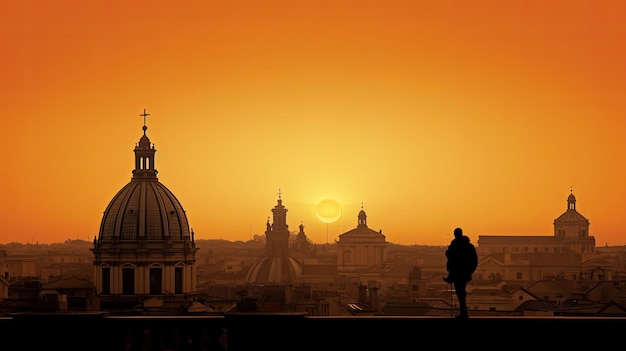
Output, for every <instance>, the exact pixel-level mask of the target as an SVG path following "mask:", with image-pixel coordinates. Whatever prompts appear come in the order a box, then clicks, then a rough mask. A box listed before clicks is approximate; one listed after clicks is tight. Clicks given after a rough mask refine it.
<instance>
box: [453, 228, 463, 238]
mask: <svg viewBox="0 0 626 351" xmlns="http://www.w3.org/2000/svg"><path fill="white" fill-rule="evenodd" d="M462 236H463V229H461V228H456V229H454V237H455V238H460V237H462Z"/></svg>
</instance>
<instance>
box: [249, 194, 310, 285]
mask: <svg viewBox="0 0 626 351" xmlns="http://www.w3.org/2000/svg"><path fill="white" fill-rule="evenodd" d="M278 195H279V197H278V202H277V204H276V206H274V208H273V209H272V214H273V222H272V223H271V224H270V221H269V218H268V219H267V223H266V224H265V225H266V228H267V229H266V230H265V255H264V256H262V257H260V258H259V259H257V260H256V261H255V262H254V264H253V265H252V267H250V269H249V270H248V273H247V274H246V281H247V282H249V283H257V284H293V283H297V282H299V281H300V276H301V275H302V263H301V262H300V261H298V260H297V259H295V258H294V257H292V256H291V255H290V254H289V235H290V234H289V225H287V208H285V206H284V205H283V201H282V199H281V198H280V191H279V193H278ZM300 230H301V231H302V227H300Z"/></svg>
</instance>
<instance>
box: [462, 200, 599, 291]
mask: <svg viewBox="0 0 626 351" xmlns="http://www.w3.org/2000/svg"><path fill="white" fill-rule="evenodd" d="M553 226H554V234H553V235H552V236H532V235H530V236H505V235H503V236H499V235H480V236H479V238H478V245H477V249H478V255H479V257H480V262H479V265H478V269H477V271H476V273H475V275H474V278H475V279H479V280H487V281H501V280H508V281H534V280H546V279H550V280H563V279H568V280H583V279H588V277H589V276H590V275H588V274H586V270H587V268H585V266H586V262H590V261H592V260H594V259H597V254H596V246H595V245H596V243H595V238H594V237H593V236H591V235H589V220H588V219H587V218H585V217H584V216H583V215H582V214H581V213H579V212H578V211H577V210H576V197H575V196H574V194H573V193H570V195H569V196H568V197H567V208H566V210H565V212H563V213H562V214H561V215H560V216H559V217H557V218H556V219H555V220H554V223H553ZM596 268H597V267H596ZM608 274H609V273H608V271H607V272H606V274H598V273H596V274H595V279H599V277H602V279H609V277H608Z"/></svg>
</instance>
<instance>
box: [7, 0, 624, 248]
mask: <svg viewBox="0 0 626 351" xmlns="http://www.w3.org/2000/svg"><path fill="white" fill-rule="evenodd" d="M625 11H626V3H624V2H618V1H576V2H573V1H548V2H546V1H516V0H513V1H506V2H501V1H478V2H472V1H419V0H418V1H394V0H391V1H388V0H387V1H363V0H360V1H343V0H340V1H276V0H266V1H255V0H253V1H228V2H212V1H190V2H185V3H184V4H182V3H180V2H174V1H157V2H155V1H133V2H91V1H90V2H85V1H57V2H32V1H16V2H8V3H5V4H3V5H2V11H0V37H1V38H2V42H3V43H4V45H2V47H1V48H0V50H1V52H2V55H1V56H0V62H1V64H0V73H1V74H2V77H3V81H4V83H5V84H3V85H2V88H1V89H2V92H1V93H2V94H1V96H2V97H1V99H2V103H1V104H0V114H1V115H2V119H3V122H4V123H3V126H2V128H0V157H1V158H2V160H3V162H2V172H0V184H1V186H2V193H3V201H2V202H1V203H0V220H1V221H2V223H3V227H2V230H1V231H0V243H7V242H13V241H16V242H31V243H32V242H39V243H53V242H62V241H64V240H66V239H77V238H78V239H83V240H92V239H93V238H94V236H96V235H97V233H98V231H99V226H100V222H101V220H102V214H103V211H104V210H105V208H106V206H107V204H108V203H109V201H110V200H111V198H112V197H113V196H114V195H115V194H116V193H117V192H118V191H119V190H120V189H121V188H122V187H123V186H124V185H125V184H127V183H128V182H129V181H130V178H131V176H132V174H131V171H132V169H133V167H134V155H133V148H134V146H135V144H136V143H137V142H138V140H139V138H140V137H141V135H142V134H143V131H142V126H143V124H144V118H143V117H142V116H140V114H142V113H143V112H144V109H145V111H146V112H147V113H148V114H150V115H149V116H147V118H146V119H145V123H146V125H147V131H146V134H147V135H148V136H149V137H150V140H151V141H152V142H153V143H154V145H155V148H156V150H157V152H156V159H155V165H156V168H157V170H158V171H159V173H158V177H159V181H160V182H161V183H163V184H164V185H165V186H166V187H168V189H170V190H171V191H172V192H173V193H174V194H175V195H176V197H177V198H178V199H179V200H180V202H181V204H182V205H183V207H184V209H185V210H186V212H187V216H188V219H189V224H190V226H191V228H192V229H193V231H194V233H195V237H196V238H197V239H226V240H232V241H235V240H244V241H245V240H249V239H250V238H252V237H253V236H254V235H262V234H263V232H264V231H265V224H266V221H267V217H268V216H271V208H272V207H273V206H274V205H275V204H276V199H277V198H278V196H279V192H280V196H281V198H282V200H283V203H284V205H285V207H287V209H288V211H289V212H288V214H287V222H288V224H289V226H290V230H292V231H297V230H298V225H300V224H301V223H302V224H303V225H304V227H305V231H306V234H307V237H309V238H310V239H311V240H312V241H313V242H315V243H325V242H333V241H334V240H335V239H336V238H337V236H338V235H340V234H342V233H343V232H345V231H347V230H349V229H351V228H353V227H355V226H356V224H357V214H358V212H359V211H360V210H361V208H363V209H364V210H365V211H366V212H367V215H368V225H369V227H370V228H372V229H374V230H379V229H380V230H382V232H383V234H385V235H386V239H387V241H389V242H392V243H400V244H421V245H445V244H447V243H449V241H450V239H451V238H452V231H453V229H454V228H455V227H459V226H460V227H463V228H464V231H465V233H466V234H467V235H469V236H470V237H471V238H472V240H474V241H475V240H476V239H477V238H478V236H479V235H552V234H553V221H554V219H555V218H557V217H558V216H559V215H560V214H562V213H563V212H564V211H565V210H566V209H567V197H568V195H569V194H570V192H572V193H573V194H574V195H575V196H576V199H577V210H578V211H579V212H580V213H581V214H582V215H584V216H585V217H586V218H588V219H589V221H590V223H591V225H590V235H593V236H595V238H596V243H597V245H599V246H600V245H605V244H608V245H623V244H625V243H626V239H624V234H625V233H626V223H625V222H624V220H623V218H624V205H623V201H624V200H623V199H625V198H626V186H625V184H624V176H625V174H626V162H624V160H625V157H624V156H625V150H626V148H625V144H624V135H626V119H625V118H624V116H625V115H626V114H625V113H626V99H624V96H625V93H626V48H625V47H624V45H623V43H624V42H626V22H624V20H623V17H624V16H623V15H624V13H626V12H625ZM327 199H330V200H334V201H336V202H337V203H338V204H339V205H340V206H341V213H340V214H339V212H333V209H332V207H331V208H330V210H329V212H328V213H326V214H323V215H321V216H320V217H318V216H317V215H316V207H317V205H318V204H319V203H320V202H322V201H323V200H327ZM321 211H322V209H321V208H320V211H319V212H321ZM335 211H337V210H336V209H335Z"/></svg>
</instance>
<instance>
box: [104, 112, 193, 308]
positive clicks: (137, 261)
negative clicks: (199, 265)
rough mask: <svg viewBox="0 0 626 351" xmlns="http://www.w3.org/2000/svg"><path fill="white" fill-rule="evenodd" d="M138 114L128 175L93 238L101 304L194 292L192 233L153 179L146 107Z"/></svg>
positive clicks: (174, 202)
mask: <svg viewBox="0 0 626 351" xmlns="http://www.w3.org/2000/svg"><path fill="white" fill-rule="evenodd" d="M142 116H143V117H144V126H143V136H142V137H141V139H140V140H139V143H137V145H136V146H135V150H134V153H135V169H134V170H133V172H132V174H133V176H132V178H131V180H130V182H129V183H128V184H126V185H125V186H124V187H123V188H122V189H121V190H120V191H118V192H117V194H115V196H114V197H113V199H112V200H111V201H110V202H109V204H108V206H107V207H106V210H105V211H104V214H103V216H102V222H101V225H100V232H99V234H98V236H97V238H94V243H93V244H94V247H93V249H92V252H93V254H94V268H95V275H94V277H95V279H94V283H95V285H96V294H97V296H98V297H99V299H100V304H101V307H102V308H107V306H109V305H124V302H127V303H128V304H133V303H134V304H136V303H138V302H142V301H144V300H145V299H147V298H150V297H167V299H169V300H172V299H173V300H176V299H182V300H187V299H188V298H189V296H190V295H193V294H195V286H196V272H195V269H194V265H195V254H196V252H197V250H198V249H197V248H196V247H195V243H194V234H193V232H192V231H190V229H189V222H188V220H187V215H186V213H185V210H184V209H183V207H182V205H181V204H180V202H179V201H178V199H177V198H176V197H175V196H174V194H173V193H172V192H171V191H170V190H169V189H168V188H167V187H165V186H164V185H163V184H161V183H160V182H159V180H158V178H157V170H156V169H155V162H154V156H155V153H156V150H155V148H154V145H153V144H152V143H151V142H150V139H149V138H148V136H147V135H146V130H147V127H146V125H145V117H146V116H148V114H147V113H145V110H144V113H143V114H142Z"/></svg>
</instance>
